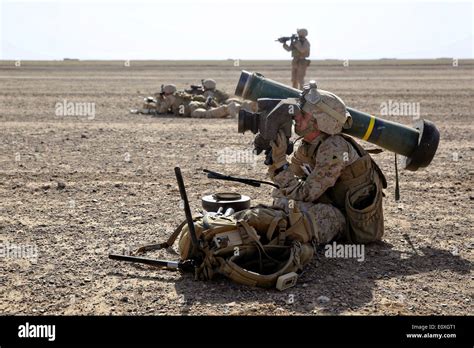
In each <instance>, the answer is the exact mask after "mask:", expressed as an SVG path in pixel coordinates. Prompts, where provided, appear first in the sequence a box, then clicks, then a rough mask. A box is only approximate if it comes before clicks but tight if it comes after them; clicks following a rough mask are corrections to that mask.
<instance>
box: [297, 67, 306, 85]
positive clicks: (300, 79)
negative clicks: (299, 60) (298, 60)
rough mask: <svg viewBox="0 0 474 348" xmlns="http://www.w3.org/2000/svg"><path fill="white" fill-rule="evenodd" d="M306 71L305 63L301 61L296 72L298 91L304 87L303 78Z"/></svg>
mask: <svg viewBox="0 0 474 348" xmlns="http://www.w3.org/2000/svg"><path fill="white" fill-rule="evenodd" d="M306 69H307V66H306V62H305V61H303V64H299V66H298V72H297V80H298V84H299V88H300V89H303V86H304V77H305V75H306Z"/></svg>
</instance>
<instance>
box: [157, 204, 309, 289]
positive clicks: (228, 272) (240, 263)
mask: <svg viewBox="0 0 474 348" xmlns="http://www.w3.org/2000/svg"><path fill="white" fill-rule="evenodd" d="M294 215H295V216H294V217H293V221H294V224H293V225H292V226H290V227H288V228H287V215H286V214H285V213H284V212H283V211H280V210H276V209H273V208H266V207H257V208H251V209H247V210H243V211H240V212H237V213H235V214H234V215H230V216H222V215H219V214H215V213H207V214H205V215H201V216H197V217H195V218H194V219H193V221H194V229H195V231H196V237H197V238H198V240H199V241H200V246H199V248H198V249H197V251H195V254H193V248H192V243H191V238H190V234H189V230H188V226H187V224H186V223H185V222H183V223H182V224H181V225H179V226H178V228H177V229H176V230H175V232H174V233H173V235H172V236H171V237H170V239H169V240H168V241H167V242H166V243H163V247H170V246H171V245H172V244H173V243H174V241H175V240H176V239H177V238H178V236H179V241H178V248H179V253H180V256H181V260H188V259H193V258H194V259H201V260H202V262H200V263H199V265H197V267H196V268H195V279H196V280H209V279H213V278H214V277H215V276H216V275H221V276H225V277H227V278H230V279H231V280H233V281H235V282H237V283H240V284H245V285H250V286H259V287H265V288H271V287H276V288H277V289H279V290H284V289H286V288H288V287H290V286H292V285H294V284H295V282H296V278H297V276H298V273H301V271H302V270H303V267H304V266H305V265H306V264H308V263H309V262H310V260H311V259H312V258H313V255H314V245H313V244H312V243H311V241H312V240H313V238H312V233H313V232H312V231H310V230H307V226H305V225H304V223H303V220H304V218H303V215H302V214H301V213H298V212H294ZM290 220H291V219H290Z"/></svg>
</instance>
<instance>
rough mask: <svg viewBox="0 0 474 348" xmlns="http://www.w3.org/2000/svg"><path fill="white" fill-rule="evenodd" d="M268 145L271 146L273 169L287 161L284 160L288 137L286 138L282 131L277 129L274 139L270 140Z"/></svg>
mask: <svg viewBox="0 0 474 348" xmlns="http://www.w3.org/2000/svg"><path fill="white" fill-rule="evenodd" d="M270 146H271V147H272V160H273V165H274V167H275V169H278V168H280V167H281V166H283V165H285V164H286V163H288V162H287V161H286V149H287V147H288V139H287V138H286V135H285V132H284V131H282V130H280V131H278V134H277V137H276V139H275V140H273V141H271V142H270Z"/></svg>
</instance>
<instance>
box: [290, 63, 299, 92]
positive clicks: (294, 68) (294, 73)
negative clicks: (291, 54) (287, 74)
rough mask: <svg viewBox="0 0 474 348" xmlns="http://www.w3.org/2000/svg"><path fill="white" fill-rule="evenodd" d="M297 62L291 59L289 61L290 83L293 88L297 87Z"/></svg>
mask: <svg viewBox="0 0 474 348" xmlns="http://www.w3.org/2000/svg"><path fill="white" fill-rule="evenodd" d="M297 73H298V62H297V61H295V60H293V61H292V62H291V84H292V86H293V88H298V77H297Z"/></svg>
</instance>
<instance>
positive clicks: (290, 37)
mask: <svg viewBox="0 0 474 348" xmlns="http://www.w3.org/2000/svg"><path fill="white" fill-rule="evenodd" d="M297 38H298V35H296V34H293V35H291V36H282V37H279V38H278V39H276V40H275V41H278V42H280V43H286V42H287V41H288V40H291V43H293V42H294V41H295V40H296V39H297Z"/></svg>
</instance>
